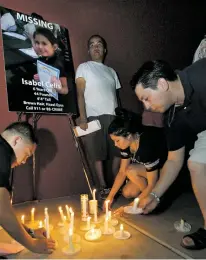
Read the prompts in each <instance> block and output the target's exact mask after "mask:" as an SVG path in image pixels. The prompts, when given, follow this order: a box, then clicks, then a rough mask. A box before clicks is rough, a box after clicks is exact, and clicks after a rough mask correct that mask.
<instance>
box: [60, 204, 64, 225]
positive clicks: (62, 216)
mask: <svg viewBox="0 0 206 260" xmlns="http://www.w3.org/2000/svg"><path fill="white" fill-rule="evenodd" d="M59 213H60V216H61V220H62V223H64V222H65V221H64V214H63V210H62V207H59Z"/></svg>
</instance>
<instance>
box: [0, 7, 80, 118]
mask: <svg viewBox="0 0 206 260" xmlns="http://www.w3.org/2000/svg"><path fill="white" fill-rule="evenodd" d="M0 8H1V9H0V10H1V17H0V19H1V34H2V39H3V49H4V62H5V73H6V85H7V96H8V107H9V111H16V112H24V113H50V114H74V115H75V114H77V101H76V91H75V76H74V66H73V60H72V54H71V48H70V42H69V33H68V30H67V29H66V28H64V27H62V26H60V25H58V24H56V23H52V22H48V21H45V20H44V19H43V18H42V17H41V16H39V15H38V14H34V13H33V14H31V15H28V14H24V13H20V12H17V11H14V10H11V9H7V8H3V7H0Z"/></svg>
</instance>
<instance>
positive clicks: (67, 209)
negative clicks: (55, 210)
mask: <svg viewBox="0 0 206 260" xmlns="http://www.w3.org/2000/svg"><path fill="white" fill-rule="evenodd" d="M65 208H66V211H67V218H68V220H69V219H70V213H69V207H68V206H67V205H66V206H65Z"/></svg>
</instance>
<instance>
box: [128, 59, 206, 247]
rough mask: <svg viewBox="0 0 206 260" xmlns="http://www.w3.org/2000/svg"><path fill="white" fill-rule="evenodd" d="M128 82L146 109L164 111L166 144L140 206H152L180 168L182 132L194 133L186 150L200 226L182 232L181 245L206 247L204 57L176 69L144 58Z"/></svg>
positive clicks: (149, 207) (205, 64)
mask: <svg viewBox="0 0 206 260" xmlns="http://www.w3.org/2000/svg"><path fill="white" fill-rule="evenodd" d="M131 84H132V86H133V88H134V90H135V93H136V95H137V97H138V98H139V100H140V101H142V102H143V104H144V106H145V108H146V109H147V110H151V111H154V112H161V113H164V112H166V121H167V122H166V124H165V127H166V130H167V137H168V146H169V153H168V159H167V161H166V163H165V164H164V167H163V169H162V172H161V177H160V180H159V181H158V182H157V185H156V186H155V188H154V189H153V191H152V193H150V195H149V196H148V197H146V198H145V199H143V200H142V201H140V207H143V208H144V213H148V212H150V211H152V210H153V209H154V208H156V206H157V204H158V203H159V200H160V197H161V196H162V195H163V194H164V193H165V191H166V190H167V189H168V188H169V186H170V185H171V184H172V183H173V182H174V180H175V179H176V177H177V175H178V173H179V172H180V170H181V168H182V165H183V161H184V155H185V145H186V142H187V138H186V136H187V135H188V133H189V132H190V133H193V134H195V135H196V136H197V139H196V142H195V144H194V148H193V149H192V150H191V151H190V157H189V160H188V168H189V171H190V175H191V181H192V186H193V190H194V193H195V196H196V198H197V201H198V204H199V206H200V209H201V212H202V215H203V218H204V228H200V229H199V230H198V231H197V232H195V233H193V234H190V235H186V236H185V237H184V238H183V240H182V242H181V245H182V246H183V247H185V248H188V249H202V248H206V58H204V59H201V60H199V61H197V62H196V63H194V64H192V65H191V66H189V67H187V68H185V69H184V70H182V71H176V72H175V71H174V70H173V69H172V68H171V67H170V65H169V64H168V63H166V62H164V61H158V60H156V61H149V62H146V63H145V64H143V65H142V67H141V68H140V69H139V70H138V71H137V73H136V74H135V75H134V76H133V79H132V81H131Z"/></svg>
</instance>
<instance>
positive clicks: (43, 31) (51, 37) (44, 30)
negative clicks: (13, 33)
mask: <svg viewBox="0 0 206 260" xmlns="http://www.w3.org/2000/svg"><path fill="white" fill-rule="evenodd" d="M39 34H40V35H43V36H44V37H46V38H47V39H48V41H50V42H51V44H52V45H54V44H58V41H57V39H56V37H55V36H54V34H53V32H52V31H50V30H49V29H47V28H43V27H38V28H37V29H36V31H35V32H34V34H33V38H34V39H35V37H36V35H39Z"/></svg>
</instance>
